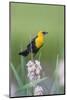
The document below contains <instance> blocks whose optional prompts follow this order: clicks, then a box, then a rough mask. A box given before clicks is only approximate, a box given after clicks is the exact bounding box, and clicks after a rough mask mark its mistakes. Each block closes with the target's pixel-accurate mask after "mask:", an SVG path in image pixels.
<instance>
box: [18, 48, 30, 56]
mask: <svg viewBox="0 0 67 100" xmlns="http://www.w3.org/2000/svg"><path fill="white" fill-rule="evenodd" d="M28 54H29V51H28V50H27V49H26V50H24V51H23V52H20V53H19V55H22V56H27V55H28Z"/></svg>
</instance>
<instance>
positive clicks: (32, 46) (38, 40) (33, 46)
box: [19, 31, 48, 56]
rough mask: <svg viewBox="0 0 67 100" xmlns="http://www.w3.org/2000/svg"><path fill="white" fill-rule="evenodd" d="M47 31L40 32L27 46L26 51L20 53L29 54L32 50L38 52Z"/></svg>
mask: <svg viewBox="0 0 67 100" xmlns="http://www.w3.org/2000/svg"><path fill="white" fill-rule="evenodd" d="M47 33H48V32H41V31H40V32H38V34H37V36H36V37H35V38H34V39H33V40H32V41H31V42H30V43H29V44H28V45H27V48H26V49H25V50H24V51H22V52H20V53H19V55H22V56H27V55H28V54H29V53H31V52H32V53H34V54H36V53H37V52H38V51H39V49H40V48H41V47H42V46H43V43H44V35H45V34H47Z"/></svg>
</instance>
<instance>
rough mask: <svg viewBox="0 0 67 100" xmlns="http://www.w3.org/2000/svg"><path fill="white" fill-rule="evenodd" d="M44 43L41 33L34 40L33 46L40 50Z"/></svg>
mask: <svg viewBox="0 0 67 100" xmlns="http://www.w3.org/2000/svg"><path fill="white" fill-rule="evenodd" d="M43 42H44V35H43V33H42V32H39V33H38V38H36V40H35V45H36V47H37V48H40V47H41V46H42V45H43Z"/></svg>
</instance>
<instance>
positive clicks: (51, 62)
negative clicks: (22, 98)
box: [10, 3, 64, 82]
mask: <svg viewBox="0 0 67 100" xmlns="http://www.w3.org/2000/svg"><path fill="white" fill-rule="evenodd" d="M10 16H11V33H10V37H11V39H10V48H11V51H10V57H11V61H10V62H11V63H13V64H14V67H15V68H16V70H17V72H18V70H19V73H20V71H22V72H21V73H23V75H20V77H21V76H23V77H24V76H25V75H26V73H25V71H24V70H25V69H26V68H25V67H26V66H24V64H23V66H22V68H21V67H20V66H21V63H22V62H23V61H21V60H22V59H21V57H20V56H19V55H18V53H19V52H20V51H21V50H24V49H25V48H26V45H27V44H28V43H29V42H30V37H31V40H32V38H33V37H34V36H35V35H37V33H38V32H39V31H47V32H48V34H47V35H46V36H45V40H44V46H43V47H42V48H41V49H40V51H39V52H38V54H37V55H36V59H40V61H41V63H42V65H43V68H44V69H45V67H44V65H46V66H47V70H48V72H49V73H48V76H50V75H51V76H52V75H53V72H54V70H55V68H56V58H57V55H59V59H62V58H63V56H64V6H55V5H54V6H53V5H35V4H23V3H11V15H10ZM39 54H40V58H39ZM23 59H24V60H25V63H27V61H28V60H29V59H30V58H29V57H26V58H23ZM23 63H24V62H23ZM18 67H19V68H18ZM12 68H13V67H12ZM20 69H21V70H20ZM24 79H25V78H24ZM24 82H25V81H24Z"/></svg>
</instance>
